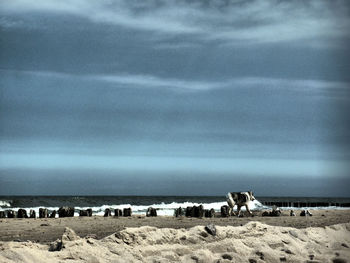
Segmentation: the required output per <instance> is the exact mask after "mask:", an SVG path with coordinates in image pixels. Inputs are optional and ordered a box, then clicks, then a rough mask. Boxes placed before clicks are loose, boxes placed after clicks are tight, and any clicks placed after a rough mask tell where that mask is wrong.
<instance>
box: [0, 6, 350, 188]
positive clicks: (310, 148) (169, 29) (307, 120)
mask: <svg viewBox="0 0 350 263" xmlns="http://www.w3.org/2000/svg"><path fill="white" fill-rule="evenodd" d="M0 16H1V18H0V114H1V118H0V150H1V152H0V169H2V170H1V172H0V179H1V176H2V175H3V174H4V173H7V171H9V173H10V174H18V173H20V171H21V168H22V169H24V167H25V166H26V165H27V166H26V167H27V168H28V169H33V170H34V171H35V170H38V171H39V170H40V171H41V173H44V172H43V171H44V170H45V169H49V170H50V167H51V168H52V167H55V169H56V168H57V171H61V170H62V169H66V168H67V163H71V164H72V166H74V167H75V168H74V169H75V172H74V173H75V174H79V173H81V171H78V170H79V169H82V170H84V167H85V166H86V165H84V156H90V157H89V158H88V157H86V160H89V161H88V162H86V164H87V163H88V164H89V165H90V166H89V167H90V168H91V169H94V171H96V174H99V173H100V174H103V173H104V172H102V170H103V171H104V167H109V169H110V170H114V171H121V169H122V168H123V169H124V170H123V169H122V171H123V172H126V171H128V172H130V173H132V172H133V171H134V172H135V174H140V173H142V167H148V168H149V171H153V172H154V171H157V172H159V173H162V171H164V172H166V174H167V175H166V176H165V177H166V178H168V177H171V176H172V175H171V174H172V173H171V172H173V171H174V169H175V170H176V169H177V172H179V167H181V166H182V165H183V167H186V169H187V172H189V173H191V171H192V172H193V173H195V172H196V173H198V174H199V173H204V172H207V177H206V180H209V179H208V178H210V176H209V174H211V173H212V174H214V173H215V172H216V171H219V170H220V169H222V170H221V172H222V176H223V178H224V177H225V176H228V175H229V174H230V173H232V174H235V175H237V174H240V173H244V172H246V173H247V174H250V176H252V175H257V174H261V175H266V174H270V173H272V174H276V175H277V174H282V175H283V176H287V177H289V178H290V177H293V176H297V175H300V174H303V175H304V176H305V178H306V177H307V176H317V175H319V176H323V178H326V177H327V178H330V176H333V175H334V176H343V177H344V176H345V174H346V169H347V168H346V165H345V164H344V163H343V162H345V161H346V160H348V159H349V149H348V141H349V132H348V131H349V123H350V120H349V117H348V114H347V112H349V110H350V106H349V101H350V91H349V83H350V75H349V74H348V72H349V68H350V59H349V54H350V50H349V46H350V41H349V40H350V38H349V33H348V31H347V28H348V25H349V4H348V2H347V1H316V0H315V1H307V2H305V1H293V2H290V1H263V2H262V1H224V0H223V1H199V0H198V1H160V0H154V1H141V2H140V1H98V2H96V1H85V0H79V1H74V2H72V1H66V0H63V1H59V2H57V1H53V0H45V1H41V0H38V1H30V0H12V1H5V2H2V3H1V5H0ZM62 156H66V157H65V158H63V157H62ZM94 156H95V157H96V158H94ZM98 156H99V157H98ZM110 156H115V157H116V158H124V157H126V156H131V157H134V158H136V159H135V162H137V163H139V168H138V169H136V168H134V169H133V168H132V166H128V167H125V166H123V165H121V163H120V162H119V161H118V162H117V163H116V164H114V163H113V159H109V158H110ZM142 156H143V157H144V159H142ZM162 157H166V158H170V159H169V160H170V161H168V162H164V160H163V159H161V158H162ZM171 158H174V159H172V160H171ZM176 158H178V159H176ZM230 158H231V159H232V160H233V162H234V163H237V164H238V163H239V160H240V159H241V158H243V159H245V160H246V161H245V162H244V163H245V165H243V166H239V165H237V166H232V165H231V166H230V165H227V164H226V163H225V162H226V161H227V160H231V159H230ZM28 160H30V162H28ZM118 160H120V159H118ZM196 160H197V161H196ZM208 160H209V161H208ZM261 160H266V163H268V164H269V165H267V166H266V167H267V168H266V169H265V170H264V169H263V168H264V167H263V166H261V165H260V164H259V162H260V161H261ZM283 160H288V161H287V162H284V161H283ZM292 160H299V161H300V162H301V163H303V165H301V166H300V167H299V165H297V164H296V163H294V162H293V161H292ZM304 161H305V162H304ZM130 162H131V161H130ZM131 163H132V162H131ZM25 164H26V165H25ZM165 164H167V166H165ZM205 164H206V165H205ZM276 164H278V165H276ZM337 164H339V165H337ZM143 165H144V166H143ZM208 165H209V166H210V167H211V168H210V167H209V166H208ZM21 166H22V167H21ZM151 166H152V167H151ZM140 167H141V168H140ZM198 167H205V168H206V169H207V171H205V170H203V169H204V168H203V169H202V170H200V169H199V170H198ZM237 167H241V168H240V170H239V169H238V168H237ZM254 167H255V168H256V167H257V168H259V167H260V168H261V169H263V171H264V172H262V173H258V170H257V169H255V168H254ZM344 167H345V168H344ZM253 168H254V169H253ZM6 169H8V170H6ZM60 169H61V170H60ZM235 169H238V170H235ZM286 169H288V173H287V172H286V171H285V170H286ZM180 170H181V169H180ZM248 170H249V172H248ZM52 173H54V172H52ZM57 173H58V172H57ZM60 173H61V172H60ZM150 173H152V172H150ZM33 174H35V172H33V173H31V176H34V175H33ZM179 174H182V175H184V174H186V172H184V170H181V173H179ZM34 177H35V176H34ZM78 177H79V178H82V177H80V176H78ZM78 177H77V178H78ZM235 177H237V176H235ZM6 178H7V177H6ZM166 178H165V179H164V180H165V181H164V182H168V181H167V179H166ZM195 178H197V177H196V176H193V178H192V179H193V180H195ZM281 178H282V176H281ZM168 179H169V178H168ZM106 180H107V179H106ZM281 180H282V179H281ZM325 180H326V179H325ZM327 180H328V179H327ZM334 180H335V179H334ZM282 181H283V180H282ZM6 182H7V181H6ZM6 182H5V183H6ZM337 182H340V181H339V180H338V181H337ZM61 183H62V182H61ZM11 184H12V183H11ZM320 187H321V186H320ZM73 188H74V187H73ZM73 188H72V189H73ZM13 189H17V188H16V187H13ZM320 189H321V188H319V190H320ZM0 190H1V189H0ZM14 191H15V190H14ZM16 191H17V190H16ZM101 191H102V190H101ZM34 192H35V191H34Z"/></svg>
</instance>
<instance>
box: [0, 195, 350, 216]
mask: <svg viewBox="0 0 350 263" xmlns="http://www.w3.org/2000/svg"><path fill="white" fill-rule="evenodd" d="M200 204H202V205H203V206H204V208H205V209H211V208H214V209H215V211H220V208H221V206H222V205H226V197H225V196H0V211H1V210H2V211H3V210H9V209H13V210H18V209H19V208H24V209H26V210H27V211H28V212H29V210H30V209H33V210H35V211H36V213H37V214H38V211H39V208H41V207H45V208H47V209H48V210H49V211H52V210H57V209H58V208H59V207H61V206H73V207H74V208H75V215H76V216H78V215H79V210H81V209H88V208H91V209H92V210H93V215H100V216H102V215H103V214H104V210H105V209H106V208H111V209H115V208H119V209H123V208H127V207H131V208H132V211H133V214H145V213H146V211H147V208H149V207H153V208H156V209H157V213H158V215H169V216H171V215H173V214H174V209H176V208H179V207H183V208H185V207H187V206H194V205H200ZM273 205H276V206H278V207H280V208H281V209H295V210H298V209H350V198H321V197H256V200H254V201H253V202H251V203H250V209H251V210H255V211H256V210H263V209H269V208H271V207H272V206H273ZM242 210H244V208H242Z"/></svg>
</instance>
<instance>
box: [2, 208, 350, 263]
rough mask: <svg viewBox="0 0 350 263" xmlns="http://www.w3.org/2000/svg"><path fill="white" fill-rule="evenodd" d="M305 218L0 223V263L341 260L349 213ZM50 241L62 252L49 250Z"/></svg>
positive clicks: (349, 236) (349, 239) (349, 254)
mask: <svg viewBox="0 0 350 263" xmlns="http://www.w3.org/2000/svg"><path fill="white" fill-rule="evenodd" d="M312 213H313V216H312V217H300V216H296V217H290V216H289V214H288V211H284V212H283V214H282V216H280V217H261V212H256V213H255V216H254V217H244V218H237V217H230V218H220V217H216V218H203V219H199V218H185V217H181V218H175V217H167V216H158V217H145V216H132V217H120V218H114V217H108V218H104V217H100V216H93V217H74V218H55V219H48V218H47V219H1V220H0V262H61V261H62V260H67V261H68V262H176V261H177V262H347V261H346V259H347V258H350V248H349V247H350V210H315V211H312ZM209 223H212V224H214V225H215V226H216V230H217V233H216V235H215V236H213V235H211V234H208V232H207V231H206V230H205V226H206V225H207V224H209ZM57 240H58V241H59V242H61V241H62V243H63V248H62V249H61V250H60V251H54V252H53V251H49V248H50V245H51V246H52V244H57ZM54 241H56V243H55V242H54ZM337 260H338V261H337Z"/></svg>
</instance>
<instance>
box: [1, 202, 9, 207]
mask: <svg viewBox="0 0 350 263" xmlns="http://www.w3.org/2000/svg"><path fill="white" fill-rule="evenodd" d="M0 207H11V203H10V201H6V200H0Z"/></svg>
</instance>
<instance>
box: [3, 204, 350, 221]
mask: <svg viewBox="0 0 350 263" xmlns="http://www.w3.org/2000/svg"><path fill="white" fill-rule="evenodd" d="M0 202H4V201H0ZM0 204H1V203H0ZM5 205H8V206H6V207H5ZM5 205H4V206H3V207H0V211H4V210H7V209H11V210H15V211H18V209H19V208H20V207H11V208H9V207H10V203H6V204H5ZM199 205H203V207H204V209H211V208H213V209H214V210H215V212H220V208H221V206H223V205H227V202H226V201H223V202H213V203H194V202H183V203H178V202H172V203H164V202H162V203H158V204H150V205H131V204H121V205H102V206H95V207H79V206H78V207H77V206H76V207H75V213H74V216H79V210H86V209H88V208H91V209H92V212H93V215H98V216H103V215H104V212H105V209H106V208H109V209H111V210H112V214H114V209H121V210H123V209H124V208H129V207H131V209H132V213H133V214H135V215H144V214H146V211H147V209H148V208H149V207H153V208H155V209H157V214H158V215H160V216H173V215H174V210H175V209H177V208H179V207H182V208H186V207H188V206H190V207H191V206H199ZM41 207H42V206H41ZM41 207H30V208H24V209H25V210H26V211H27V213H28V215H29V211H30V210H31V209H33V210H34V211H35V212H36V215H37V216H38V215H39V208H41ZM45 208H47V209H48V210H49V212H51V211H53V210H56V211H57V210H58V209H59V207H45ZM234 209H237V207H235V208H234ZM249 209H250V210H252V211H260V210H264V209H271V206H265V205H263V204H262V203H261V202H259V200H254V201H252V202H250V203H249ZM281 209H282V210H302V209H312V210H320V209H340V210H344V209H349V208H345V207H282V208H281ZM242 211H245V207H242ZM56 217H58V215H56Z"/></svg>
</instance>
